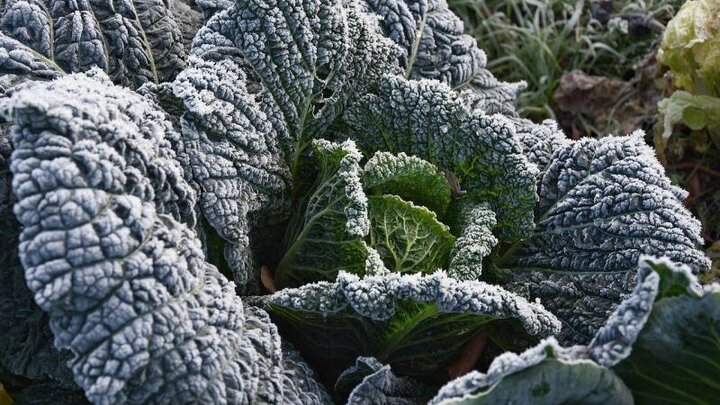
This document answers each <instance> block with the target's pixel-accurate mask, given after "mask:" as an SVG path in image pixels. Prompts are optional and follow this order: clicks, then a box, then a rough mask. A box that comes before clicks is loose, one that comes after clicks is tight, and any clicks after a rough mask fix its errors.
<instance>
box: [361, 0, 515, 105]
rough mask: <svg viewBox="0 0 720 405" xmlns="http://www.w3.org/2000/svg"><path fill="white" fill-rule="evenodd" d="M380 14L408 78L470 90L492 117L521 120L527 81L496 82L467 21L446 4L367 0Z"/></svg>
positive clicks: (369, 9) (370, 10)
mask: <svg viewBox="0 0 720 405" xmlns="http://www.w3.org/2000/svg"><path fill="white" fill-rule="evenodd" d="M359 4H360V5H361V7H362V8H363V9H364V10H365V11H366V12H367V13H369V14H371V15H376V16H377V18H378V22H379V30H380V32H382V34H383V35H385V36H386V37H387V38H389V39H391V40H392V41H393V42H394V43H396V44H397V45H398V46H399V47H400V49H401V53H400V55H399V59H400V64H401V66H402V67H403V68H404V69H405V77H406V78H411V79H432V80H438V81H441V82H444V83H446V84H447V85H448V86H450V87H451V88H453V89H456V90H464V91H466V93H468V94H467V96H468V98H470V99H472V102H471V103H472V104H474V105H475V106H476V107H478V108H480V109H482V110H483V111H485V112H487V113H488V114H494V113H502V114H506V115H509V116H516V115H517V113H516V112H515V108H514V106H513V103H514V101H515V99H516V98H517V95H518V93H519V92H520V91H522V90H523V89H524V88H525V83H505V82H501V81H499V80H497V79H496V78H495V77H494V76H493V75H492V73H490V71H488V70H487V69H486V68H485V65H486V62H487V59H486V56H485V52H483V51H482V50H481V49H480V48H478V46H477V43H476V41H475V39H474V38H472V37H470V36H469V35H465V34H463V31H464V27H463V23H462V21H461V20H460V18H458V17H457V16H456V15H455V14H454V13H453V12H452V11H451V10H450V9H449V8H448V4H447V2H446V1H445V0H362V1H360V2H359Z"/></svg>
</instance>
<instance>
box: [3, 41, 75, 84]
mask: <svg viewBox="0 0 720 405" xmlns="http://www.w3.org/2000/svg"><path fill="white" fill-rule="evenodd" d="M62 73H63V72H62V69H60V67H59V66H57V65H55V64H53V63H51V62H50V61H48V60H44V59H41V58H39V57H38V55H37V53H35V52H33V50H32V49H30V48H28V47H27V46H25V45H23V44H22V43H21V42H19V41H17V40H15V39H13V38H11V37H8V36H7V35H5V34H3V33H1V32H0V74H2V75H3V76H5V75H19V76H21V77H26V78H37V79H54V78H56V77H59V76H61V75H62Z"/></svg>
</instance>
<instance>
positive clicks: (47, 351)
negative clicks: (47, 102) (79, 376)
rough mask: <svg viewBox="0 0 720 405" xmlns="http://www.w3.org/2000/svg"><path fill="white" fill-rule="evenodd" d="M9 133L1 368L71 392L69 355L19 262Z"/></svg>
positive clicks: (1, 206) (2, 183) (0, 166)
mask: <svg viewBox="0 0 720 405" xmlns="http://www.w3.org/2000/svg"><path fill="white" fill-rule="evenodd" d="M7 130H8V128H5V127H4V126H3V127H2V128H1V129H0V131H1V132H0V246H2V249H0V331H2V333H1V334H0V368H4V369H6V370H7V371H9V372H10V373H12V374H14V375H16V376H22V377H25V378H28V379H31V380H44V379H47V378H52V379H55V380H58V381H60V382H62V384H64V385H65V386H73V382H72V374H71V372H70V370H69V369H68V368H67V366H66V365H65V362H66V361H67V360H68V359H69V358H70V353H69V352H65V351H64V352H59V351H58V350H57V349H55V347H53V345H52V339H53V335H52V332H51V331H50V328H49V327H48V316H47V315H46V314H45V313H44V312H42V310H40V308H38V306H37V305H35V301H33V297H32V294H31V293H30V290H28V288H27V286H26V285H25V277H24V273H23V269H22V266H21V264H20V258H19V256H18V238H19V236H20V230H21V229H20V224H19V223H18V222H17V220H16V219H15V215H14V214H13V206H14V204H15V197H14V195H13V194H12V174H11V173H10V155H11V153H12V149H13V148H12V145H11V143H10V135H9V133H8V131H7Z"/></svg>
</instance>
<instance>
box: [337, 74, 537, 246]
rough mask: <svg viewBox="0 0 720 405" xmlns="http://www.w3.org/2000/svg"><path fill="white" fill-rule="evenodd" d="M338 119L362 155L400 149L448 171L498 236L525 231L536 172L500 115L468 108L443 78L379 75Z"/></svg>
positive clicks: (530, 219) (529, 225) (530, 223)
mask: <svg viewBox="0 0 720 405" xmlns="http://www.w3.org/2000/svg"><path fill="white" fill-rule="evenodd" d="M344 118H345V123H346V125H347V126H348V131H349V133H348V135H349V136H350V137H352V138H353V139H355V140H356V141H357V142H358V144H359V145H360V146H361V147H363V148H364V149H365V151H366V152H368V153H372V152H375V151H379V150H384V151H390V152H396V153H397V152H405V153H407V154H411V155H415V156H418V157H420V158H422V159H425V160H427V161H429V162H431V163H433V164H435V165H437V166H439V167H441V168H443V169H446V170H449V171H451V172H452V173H453V174H454V175H455V177H456V178H457V180H458V181H459V183H460V185H461V186H462V188H463V190H467V192H468V194H469V195H470V196H471V197H472V198H474V199H476V200H479V201H482V202H487V203H489V204H490V205H491V207H492V208H493V210H494V211H495V212H496V219H497V228H496V232H497V235H498V236H499V238H500V239H501V240H510V239H517V238H520V237H524V236H527V235H528V234H530V232H531V230H532V228H533V213H532V209H533V206H534V205H535V177H534V176H535V173H536V171H535V168H534V166H533V165H530V164H529V163H528V161H527V160H526V158H525V157H524V156H523V155H522V149H521V146H520V145H519V144H518V142H517V140H516V139H515V137H514V130H513V127H512V125H511V124H510V123H509V122H508V121H506V120H505V119H503V118H502V117H500V116H498V115H495V116H486V115H484V114H482V113H481V112H479V111H471V110H469V109H468V108H467V107H466V106H465V105H464V104H463V103H462V102H461V101H460V100H458V99H457V98H455V97H454V96H453V94H452V92H450V89H449V88H448V87H447V86H445V85H444V84H442V83H438V82H435V81H429V80H421V81H408V80H405V79H402V78H400V77H394V76H386V77H385V78H384V79H383V80H382V81H381V82H380V84H379V85H378V87H377V89H376V90H375V92H374V93H373V94H368V95H367V96H365V97H363V98H362V99H361V100H360V101H359V102H358V103H356V104H355V105H353V106H352V108H350V109H349V110H348V111H347V112H346V114H345V117H344Z"/></svg>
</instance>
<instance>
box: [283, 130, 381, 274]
mask: <svg viewBox="0 0 720 405" xmlns="http://www.w3.org/2000/svg"><path fill="white" fill-rule="evenodd" d="M313 150H314V151H313V155H314V156H315V158H316V160H317V161H318V166H319V167H320V173H319V175H318V180H317V182H318V185H317V186H316V187H315V188H314V189H313V190H312V194H310V195H309V197H308V198H307V202H306V203H305V204H304V212H303V215H300V216H299V217H300V218H299V219H296V222H297V223H296V225H295V226H294V228H295V229H290V231H289V233H290V235H291V236H290V240H289V243H288V249H287V252H286V253H285V256H284V257H283V258H282V260H281V261H280V263H279V264H278V267H277V269H276V270H275V285H276V286H277V287H278V288H285V287H299V286H301V285H303V284H306V283H310V282H313V281H321V280H326V281H332V280H334V279H335V276H337V273H338V271H339V270H347V271H351V272H353V273H357V274H364V273H365V260H366V258H367V257H368V249H367V245H366V244H365V242H364V241H363V239H364V238H365V236H366V235H367V234H368V230H369V227H370V222H369V220H368V201H367V197H366V196H365V193H364V191H363V189H362V184H361V182H360V176H361V170H360V166H359V165H358V163H359V161H360V159H361V157H362V156H361V155H360V152H358V150H357V148H355V144H354V143H353V142H352V141H347V142H345V143H342V144H335V143H331V142H328V141H324V140H318V141H315V142H314V143H313Z"/></svg>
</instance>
